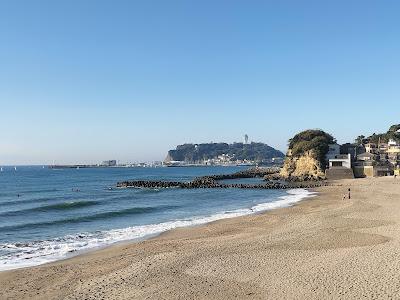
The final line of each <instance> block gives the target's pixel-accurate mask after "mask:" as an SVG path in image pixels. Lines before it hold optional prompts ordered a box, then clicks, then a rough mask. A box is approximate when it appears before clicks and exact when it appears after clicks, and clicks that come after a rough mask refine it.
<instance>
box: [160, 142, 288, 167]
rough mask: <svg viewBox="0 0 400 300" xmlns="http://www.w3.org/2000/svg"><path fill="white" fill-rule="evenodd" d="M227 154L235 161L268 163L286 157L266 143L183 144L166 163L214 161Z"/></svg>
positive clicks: (169, 154) (169, 152)
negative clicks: (276, 158)
mask: <svg viewBox="0 0 400 300" xmlns="http://www.w3.org/2000/svg"><path fill="white" fill-rule="evenodd" d="M222 154H226V155H229V156H230V157H232V159H234V160H245V159H246V160H251V161H257V162H262V161H267V160H270V159H272V158H274V157H282V158H283V157H285V155H284V154H283V153H282V152H281V151H279V150H276V149H274V148H272V147H271V146H268V145H267V144H264V143H250V144H244V143H233V144H227V143H207V144H183V145H179V146H177V147H176V149H175V150H169V151H168V155H167V157H166V158H165V162H169V161H185V162H190V163H196V162H200V161H202V160H207V159H214V158H217V157H218V156H219V155H222Z"/></svg>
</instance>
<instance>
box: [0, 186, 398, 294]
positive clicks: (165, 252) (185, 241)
mask: <svg viewBox="0 0 400 300" xmlns="http://www.w3.org/2000/svg"><path fill="white" fill-rule="evenodd" d="M349 187H350V188H351V190H352V198H351V199H350V200H348V199H346V200H342V195H343V194H344V193H346V191H347V189H348V188H349ZM316 191H317V192H318V193H319V194H318V196H317V197H314V198H310V199H309V200H304V201H302V202H300V203H299V204H298V205H296V206H293V207H289V208H283V209H277V210H273V211H269V212H266V213H263V214H258V215H251V216H245V217H238V218H233V219H226V220H221V221H217V222H214V223H211V224H207V225H204V226H200V227H195V228H182V229H176V230H173V231H170V232H167V233H165V234H162V235H161V236H159V237H157V238H154V239H151V240H147V241H143V242H139V243H129V244H123V245H116V246H112V247H108V248H106V249H103V250H99V251H95V252H90V253H87V254H84V255H80V256H76V257H73V258H71V259H67V260H64V261H59V262H55V263H51V264H47V265H42V266H38V267H32V268H25V269H19V270H12V271H5V272H1V273H0V299H338V298H343V299H360V298H367V299H378V298H379V299H386V298H387V299H389V298H390V299H393V298H397V299H398V298H400V224H399V222H398V220H399V219H400V180H399V179H397V180H396V179H393V178H373V179H358V180H343V181H336V182H335V183H334V185H332V186H328V187H323V188H318V189H316Z"/></svg>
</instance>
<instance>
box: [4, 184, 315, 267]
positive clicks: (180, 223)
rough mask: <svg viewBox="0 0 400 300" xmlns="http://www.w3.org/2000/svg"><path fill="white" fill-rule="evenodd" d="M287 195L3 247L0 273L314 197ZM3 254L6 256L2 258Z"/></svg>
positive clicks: (300, 193) (292, 192)
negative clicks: (194, 214) (211, 211)
mask: <svg viewBox="0 0 400 300" xmlns="http://www.w3.org/2000/svg"><path fill="white" fill-rule="evenodd" d="M287 193H288V195H285V196H282V197H279V198H278V200H276V201H272V202H266V203H261V204H257V205H255V206H253V207H251V208H243V209H237V210H233V211H225V212H219V213H216V214H213V215H209V216H201V217H193V218H188V219H182V220H174V221H168V222H164V223H159V224H149V225H141V226H132V227H127V228H122V229H112V230H107V231H98V232H94V233H80V234H75V235H67V236H64V237H61V238H56V239H52V240H45V241H33V242H27V243H8V244H7V243H6V244H0V271H4V270H10V269H17V268H23V267H29V266H36V265H41V264H44V263H48V262H52V261H56V260H60V259H65V258H67V257H68V256H71V255H73V254H74V253H75V254H76V253H79V252H81V251H87V250H90V249H96V248H99V247H104V246H108V245H110V244H113V243H117V242H123V241H130V240H139V239H144V238H148V237H151V236H155V235H158V234H161V233H163V232H165V231H168V230H171V229H174V228H178V227H188V226H196V225H202V224H205V223H209V222H213V221H217V220H221V219H227V218H234V217H240V216H245V215H250V214H254V213H258V212H262V211H267V210H272V209H277V208H282V207H288V206H291V205H293V204H295V203H297V202H299V201H301V200H302V199H304V198H307V197H312V196H313V195H314V194H315V193H313V192H310V191H307V190H305V189H293V190H288V191H287ZM3 251H4V252H6V253H7V254H5V255H1V252H3Z"/></svg>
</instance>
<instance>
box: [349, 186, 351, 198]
mask: <svg viewBox="0 0 400 300" xmlns="http://www.w3.org/2000/svg"><path fill="white" fill-rule="evenodd" d="M349 199H351V195H350V188H349Z"/></svg>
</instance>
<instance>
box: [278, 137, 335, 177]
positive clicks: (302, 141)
mask: <svg viewBox="0 0 400 300" xmlns="http://www.w3.org/2000/svg"><path fill="white" fill-rule="evenodd" d="M333 143H336V140H335V139H334V138H333V137H332V136H331V135H330V134H328V133H326V132H324V131H322V130H319V129H311V130H305V131H302V132H300V133H298V134H296V135H295V136H294V137H293V138H291V139H290V140H289V150H288V152H287V155H286V159H285V163H284V166H283V168H282V170H281V175H282V176H283V177H284V178H295V179H296V178H298V179H301V180H304V179H319V178H322V177H324V170H325V166H326V161H325V156H326V154H327V153H328V151H329V144H333Z"/></svg>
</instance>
